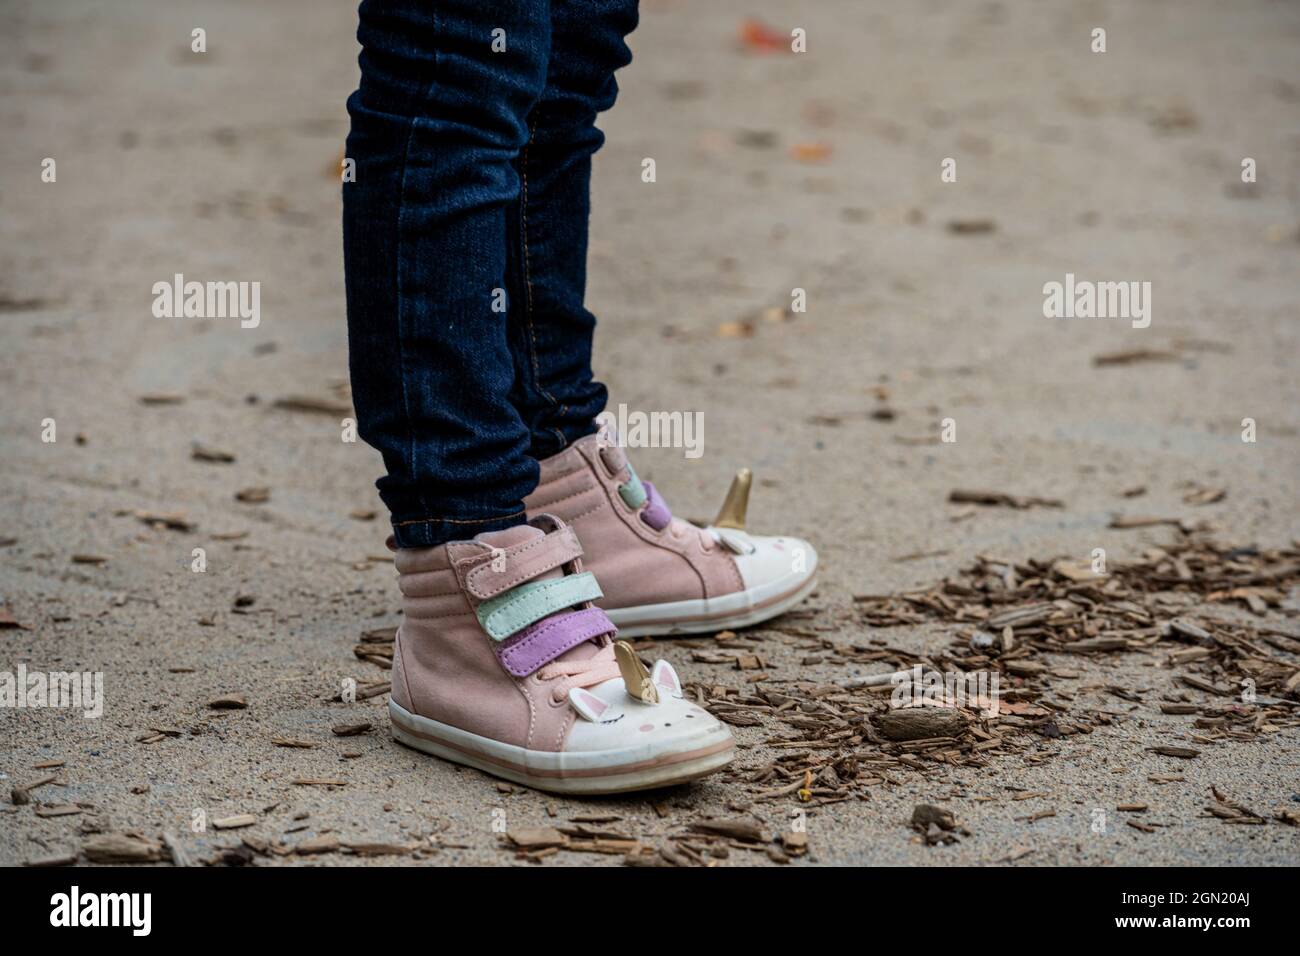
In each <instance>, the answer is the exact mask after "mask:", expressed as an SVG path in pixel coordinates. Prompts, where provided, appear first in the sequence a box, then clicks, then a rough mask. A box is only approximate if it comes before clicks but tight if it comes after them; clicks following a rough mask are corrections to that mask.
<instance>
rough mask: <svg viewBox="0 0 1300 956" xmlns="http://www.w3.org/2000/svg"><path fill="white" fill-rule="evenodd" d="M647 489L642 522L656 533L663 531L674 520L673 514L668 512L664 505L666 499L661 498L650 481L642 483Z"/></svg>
mask: <svg viewBox="0 0 1300 956" xmlns="http://www.w3.org/2000/svg"><path fill="white" fill-rule="evenodd" d="M641 484H642V486H643V487H644V488H645V501H646V503H645V507H644V508H642V509H641V520H642V521H644V522H645V523H646V524H648V525H649V526H650V527H652V528H654V529H655V530H656V531H662V530H664V528H666V527H668V522H670V521H672V520H673V513H672V512H671V511H669V510H668V506H667V505H666V504H664V499H663V498H661V497H660V495H659V492H658V491H656V490H655V486H654V485H652V484H651V483H650V482H648V481H643V482H641Z"/></svg>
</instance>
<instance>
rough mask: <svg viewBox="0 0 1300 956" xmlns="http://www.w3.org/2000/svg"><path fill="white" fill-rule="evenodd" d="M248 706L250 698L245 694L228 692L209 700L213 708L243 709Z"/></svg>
mask: <svg viewBox="0 0 1300 956" xmlns="http://www.w3.org/2000/svg"><path fill="white" fill-rule="evenodd" d="M247 706H248V698H247V697H245V696H244V695H243V694H227V695H226V696H224V697H217V698H215V699H213V700H210V701H208V707H210V708H211V709H213V710H243V709H244V708H246V707H247Z"/></svg>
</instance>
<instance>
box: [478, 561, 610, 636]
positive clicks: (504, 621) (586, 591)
mask: <svg viewBox="0 0 1300 956" xmlns="http://www.w3.org/2000/svg"><path fill="white" fill-rule="evenodd" d="M601 597H603V593H602V592H601V590H600V585H599V584H597V583H596V576H595V575H594V574H592V573H591V572H590V571H584V572H582V574H570V575H566V576H565V577H562V578H551V579H550V580H548V581H526V582H525V583H523V584H521V585H519V586H518V587H514V588H511V589H510V590H509V591H507V592H506V593H505V594H499V595H497V596H496V597H494V598H492V599H491V600H489V601H484V602H483V603H482V604H480V605H479V606H478V610H477V611H476V612H475V613H476V614H477V615H478V621H479V623H480V624H482V625H483V630H485V631H487V632H488V634H489V635H490V636H491V637H492V640H494V641H504V640H505V639H506V638H507V637H509V636H510V635H511V634H514V633H515V632H516V631H519V630H522V629H523V628H525V627H527V626H528V625H529V624H532V623H533V622H534V621H540V620H541V619H542V618H544V617H546V616H547V615H550V614H554V613H555V612H556V611H562V610H564V609H565V608H566V607H572V606H573V605H575V604H582V603H583V602H584V601H595V600H598V599H599V598H601Z"/></svg>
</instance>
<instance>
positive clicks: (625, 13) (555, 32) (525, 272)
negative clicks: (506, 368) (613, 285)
mask: <svg viewBox="0 0 1300 956" xmlns="http://www.w3.org/2000/svg"><path fill="white" fill-rule="evenodd" d="M550 8H551V54H550V62H549V65H548V69H547V76H546V87H545V89H544V90H543V92H542V95H541V99H540V100H539V101H538V103H537V105H536V106H534V107H533V110H532V112H531V113H530V114H529V117H528V127H529V129H528V143H527V145H526V146H524V148H523V149H522V150H521V152H520V154H519V159H518V161H517V167H518V169H519V173H520V180H521V182H522V188H521V190H520V201H519V203H518V204H517V205H516V206H515V207H514V208H513V209H512V215H511V238H510V263H509V265H510V269H509V275H510V324H511V333H510V334H511V348H512V350H513V352H514V355H515V363H516V366H517V369H518V375H517V377H516V382H515V391H514V393H513V395H512V398H513V400H514V402H515V405H516V407H517V408H518V409H519V412H520V414H521V416H522V417H523V419H524V422H525V423H526V425H527V426H528V428H529V431H530V434H531V437H532V445H531V449H530V451H531V453H532V454H533V455H534V456H535V457H537V458H539V459H541V458H545V457H547V456H549V455H553V454H555V453H556V452H557V451H560V450H561V449H563V448H564V447H566V446H567V445H568V444H570V443H572V442H574V441H576V440H577V439H579V438H582V437H583V436H584V435H589V434H591V433H592V432H593V431H594V430H595V429H594V426H593V424H592V420H593V419H594V418H595V417H596V415H598V414H600V412H601V411H602V410H604V408H605V398H606V393H605V386H604V385H602V384H600V383H599V382H597V381H594V380H593V378H592V372H591V339H592V332H593V330H594V328H595V324H596V320H595V317H594V316H593V315H592V314H591V313H590V312H589V311H587V309H586V308H585V307H584V305H583V297H584V293H585V289H586V279H587V220H588V217H589V212H590V197H589V192H590V189H589V187H590V182H591V156H592V154H593V153H594V152H595V151H596V150H597V149H599V148H600V146H601V144H602V143H603V142H604V138H605V137H604V134H603V133H601V131H600V130H598V129H597V128H596V125H595V122H596V114H597V113H599V112H601V111H602V110H607V109H609V108H610V106H612V105H613V104H614V98H615V96H616V94H617V92H618V86H617V84H616V83H615V81H614V71H615V70H617V69H618V68H619V67H622V66H626V65H627V64H628V63H629V62H630V61H631V58H632V54H631V52H630V51H629V50H628V48H627V45H626V44H625V43H624V42H623V38H624V37H625V36H626V35H627V34H628V33H630V32H631V31H632V29H633V28H634V27H635V26H636V23H637V3H636V0H551V4H550Z"/></svg>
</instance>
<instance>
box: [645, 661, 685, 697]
mask: <svg viewBox="0 0 1300 956" xmlns="http://www.w3.org/2000/svg"><path fill="white" fill-rule="evenodd" d="M650 679H651V680H652V681H654V683H655V684H656V686H658V687H662V688H663V689H664V690H665V691H667V692H668V693H670V694H673V695H675V696H677V697H680V696H681V694H682V682H681V678H679V677H678V676H677V671H675V670H673V665H672V664H669V663H668V662H667V661H663V660H660V661H655V666H654V670H653V671H651V672H650Z"/></svg>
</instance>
